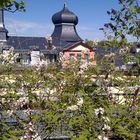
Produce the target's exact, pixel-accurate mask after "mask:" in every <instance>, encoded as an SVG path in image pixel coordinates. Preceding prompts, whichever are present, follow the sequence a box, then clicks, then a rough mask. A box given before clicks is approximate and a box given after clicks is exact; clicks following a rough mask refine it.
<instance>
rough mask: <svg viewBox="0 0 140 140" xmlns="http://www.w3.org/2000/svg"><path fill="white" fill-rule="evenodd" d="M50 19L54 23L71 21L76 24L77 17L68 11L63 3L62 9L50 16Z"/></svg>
mask: <svg viewBox="0 0 140 140" xmlns="http://www.w3.org/2000/svg"><path fill="white" fill-rule="evenodd" d="M52 21H53V23H54V24H61V23H70V24H71V23H72V24H74V25H77V23H78V17H77V16H76V15H75V14H74V13H73V12H71V11H69V9H68V7H67V5H66V3H65V4H64V7H63V9H62V10H61V11H59V12H57V13H56V14H54V15H53V16H52Z"/></svg>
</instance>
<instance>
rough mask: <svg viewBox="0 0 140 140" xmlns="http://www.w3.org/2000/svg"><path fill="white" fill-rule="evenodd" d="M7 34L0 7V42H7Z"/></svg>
mask: <svg viewBox="0 0 140 140" xmlns="http://www.w3.org/2000/svg"><path fill="white" fill-rule="evenodd" d="M7 33H8V31H7V30H6V28H5V25H4V12H3V8H2V7H0V41H6V40H7Z"/></svg>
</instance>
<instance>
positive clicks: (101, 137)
mask: <svg viewBox="0 0 140 140" xmlns="http://www.w3.org/2000/svg"><path fill="white" fill-rule="evenodd" d="M98 139H99V140H109V139H108V137H106V136H102V135H99V136H98Z"/></svg>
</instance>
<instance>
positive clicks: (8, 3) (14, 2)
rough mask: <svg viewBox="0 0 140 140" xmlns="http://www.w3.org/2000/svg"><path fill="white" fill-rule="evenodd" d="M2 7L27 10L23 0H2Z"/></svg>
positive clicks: (12, 10)
mask: <svg viewBox="0 0 140 140" xmlns="http://www.w3.org/2000/svg"><path fill="white" fill-rule="evenodd" d="M0 7H2V8H4V9H5V10H7V11H10V12H15V11H17V10H19V11H25V3H24V1H23V0H20V1H18V0H1V1H0Z"/></svg>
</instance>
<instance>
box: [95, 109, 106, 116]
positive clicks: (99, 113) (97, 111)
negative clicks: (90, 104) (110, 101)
mask: <svg viewBox="0 0 140 140" xmlns="http://www.w3.org/2000/svg"><path fill="white" fill-rule="evenodd" d="M94 111H95V115H96V116H99V115H103V114H104V112H105V110H104V108H102V107H100V108H97V109H94Z"/></svg>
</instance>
